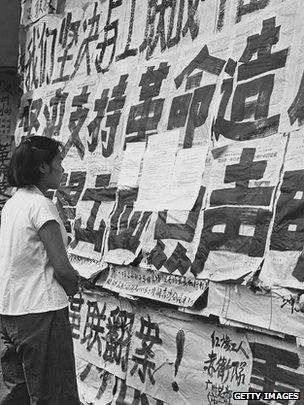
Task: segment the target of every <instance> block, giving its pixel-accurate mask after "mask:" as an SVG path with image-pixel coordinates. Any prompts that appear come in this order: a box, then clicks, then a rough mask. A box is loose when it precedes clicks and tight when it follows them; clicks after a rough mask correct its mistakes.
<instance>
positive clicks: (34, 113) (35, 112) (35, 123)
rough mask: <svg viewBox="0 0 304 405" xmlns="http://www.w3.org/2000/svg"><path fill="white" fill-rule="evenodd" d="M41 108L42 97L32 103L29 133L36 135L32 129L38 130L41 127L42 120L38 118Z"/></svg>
mask: <svg viewBox="0 0 304 405" xmlns="http://www.w3.org/2000/svg"><path fill="white" fill-rule="evenodd" d="M41 108H42V99H41V98H38V99H37V100H34V101H33V102H32V103H31V105H30V114H29V125H28V135H34V134H33V133H32V129H33V128H34V129H35V132H37V131H38V129H39V127H40V122H39V120H38V117H39V114H40V111H41Z"/></svg>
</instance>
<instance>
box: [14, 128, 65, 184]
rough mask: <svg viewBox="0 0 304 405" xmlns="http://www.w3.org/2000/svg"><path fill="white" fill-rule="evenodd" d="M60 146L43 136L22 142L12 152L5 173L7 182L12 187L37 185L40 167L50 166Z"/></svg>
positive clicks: (53, 140)
mask: <svg viewBox="0 0 304 405" xmlns="http://www.w3.org/2000/svg"><path fill="white" fill-rule="evenodd" d="M61 150H62V145H61V143H60V142H58V141H55V139H51V138H47V137H45V136H29V137H27V138H25V139H23V140H22V142H21V143H20V145H19V146H18V147H17V148H16V149H15V151H14V152H13V155H12V158H11V160H10V163H9V167H8V171H7V180H8V182H9V184H10V185H11V186H12V187H26V186H32V185H37V184H38V183H39V181H40V178H41V173H40V170H39V168H40V165H41V164H42V162H45V163H47V164H50V163H51V161H52V160H53V159H54V157H55V156H56V155H57V153H58V152H61Z"/></svg>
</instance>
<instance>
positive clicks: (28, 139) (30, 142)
mask: <svg viewBox="0 0 304 405" xmlns="http://www.w3.org/2000/svg"><path fill="white" fill-rule="evenodd" d="M23 143H27V144H28V145H31V144H32V141H31V140H30V138H26V140H25V141H23Z"/></svg>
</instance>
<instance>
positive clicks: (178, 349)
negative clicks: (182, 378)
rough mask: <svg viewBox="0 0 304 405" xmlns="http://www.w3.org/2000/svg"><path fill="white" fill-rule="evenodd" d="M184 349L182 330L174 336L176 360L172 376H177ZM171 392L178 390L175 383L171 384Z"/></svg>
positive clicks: (183, 333)
mask: <svg viewBox="0 0 304 405" xmlns="http://www.w3.org/2000/svg"><path fill="white" fill-rule="evenodd" d="M184 347H185V332H184V331H183V330H179V331H178V332H177V335H176V360H175V364H174V368H175V372H174V376H175V377H176V376H177V373H178V369H179V366H180V364H181V361H182V358H183V355H184ZM172 388H173V391H175V392H177V391H178V390H179V386H178V384H177V382H176V381H173V383H172Z"/></svg>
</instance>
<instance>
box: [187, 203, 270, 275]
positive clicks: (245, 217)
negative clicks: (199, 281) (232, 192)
mask: <svg viewBox="0 0 304 405" xmlns="http://www.w3.org/2000/svg"><path fill="white" fill-rule="evenodd" d="M270 219H271V212H270V211H266V210H262V209H255V208H240V207H221V208H216V209H210V210H206V211H205V213H204V227H203V230H202V233H201V238H200V242H199V246H198V249H197V252H196V255H195V259H194V261H193V263H192V265H191V272H192V273H193V274H194V275H198V274H199V273H200V272H201V271H202V269H203V267H204V264H205V262H206V260H207V258H208V255H209V252H210V251H219V250H221V251H228V252H236V253H242V254H245V255H248V256H251V257H262V256H263V254H264V250H265V243H266V236H267V232H268V227H269V223H270ZM217 225H219V226H220V227H221V228H222V230H220V229H217V228H215V229H214V227H215V226H217ZM242 225H243V226H245V227H249V228H250V229H251V232H250V233H249V234H247V233H246V232H245V233H243V232H242Z"/></svg>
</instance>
